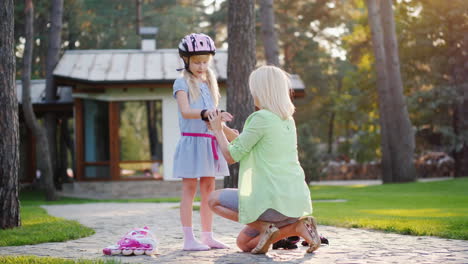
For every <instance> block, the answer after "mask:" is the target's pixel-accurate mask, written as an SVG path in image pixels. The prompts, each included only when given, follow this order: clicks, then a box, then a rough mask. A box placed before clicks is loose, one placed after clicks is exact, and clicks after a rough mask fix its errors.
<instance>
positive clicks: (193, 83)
mask: <svg viewBox="0 0 468 264" xmlns="http://www.w3.org/2000/svg"><path fill="white" fill-rule="evenodd" d="M212 57H213V56H212V55H209V54H208V55H194V56H190V63H192V62H196V61H198V60H206V59H207V58H208V60H211V58H212ZM183 59H184V60H188V58H187V57H183ZM182 74H183V76H184V78H185V79H186V80H187V84H188V87H189V95H190V100H194V101H195V100H197V99H198V97H199V96H200V86H199V84H198V82H199V80H197V78H196V77H195V76H194V75H193V74H191V73H190V72H188V71H187V70H183V72H182ZM206 81H207V82H208V88H209V89H210V92H211V98H212V99H213V103H214V105H215V106H216V107H218V104H219V98H221V94H220V93H219V87H218V81H217V79H216V75H215V74H214V72H213V71H212V70H211V69H210V68H208V69H207V72H206Z"/></svg>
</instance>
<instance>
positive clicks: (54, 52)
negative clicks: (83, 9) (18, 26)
mask: <svg viewBox="0 0 468 264" xmlns="http://www.w3.org/2000/svg"><path fill="white" fill-rule="evenodd" d="M62 16H63V0H53V1H52V3H51V14H50V18H51V19H50V31H49V43H48V48H47V57H46V96H45V97H46V102H48V103H53V102H55V101H56V97H57V87H56V86H55V83H54V78H53V71H54V68H55V66H56V65H57V63H58V60H59V55H60V54H59V53H60V44H61V31H62ZM45 127H46V130H47V138H48V141H49V151H50V160H51V162H52V175H46V174H44V177H52V178H56V177H59V176H58V173H57V172H58V171H57V167H58V166H57V116H56V115H55V113H52V112H48V113H46V114H45ZM47 182H48V181H47ZM52 182H53V181H52ZM52 187H54V186H47V185H46V191H47V192H49V191H52V190H51V188H52ZM54 188H55V187H54Z"/></svg>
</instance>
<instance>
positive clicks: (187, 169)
mask: <svg viewBox="0 0 468 264" xmlns="http://www.w3.org/2000/svg"><path fill="white" fill-rule="evenodd" d="M178 91H185V92H186V93H187V95H188V97H189V103H190V108H192V109H200V110H202V109H214V108H215V105H214V102H213V99H212V97H211V93H210V90H209V88H208V85H207V84H205V83H201V84H200V96H199V97H198V98H197V100H191V98H190V93H189V88H188V85H187V82H186V80H185V79H184V78H183V77H180V78H178V79H176V80H175V82H174V86H173V96H174V98H176V93H177V92H178ZM178 112H179V113H178V114H179V129H180V133H181V137H180V140H179V143H178V144H177V148H176V151H175V154H174V169H173V173H174V177H175V178H200V177H213V176H215V177H218V176H229V168H228V165H227V162H226V160H225V159H224V157H223V154H222V153H221V149H220V148H219V145H218V143H217V142H215V149H216V154H217V156H218V160H215V155H214V153H213V147H212V139H211V138H209V137H195V136H182V133H198V134H209V135H212V136H213V137H214V135H213V133H212V132H211V131H209V130H208V127H207V126H206V124H205V121H203V120H201V119H185V118H183V117H182V114H181V112H180V109H179V111H178Z"/></svg>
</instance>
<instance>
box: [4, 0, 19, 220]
mask: <svg viewBox="0 0 468 264" xmlns="http://www.w3.org/2000/svg"><path fill="white" fill-rule="evenodd" d="M0 17H1V18H2V19H1V20H0V47H1V48H0V90H1V92H0V131H1V135H2V136H1V137H0V210H1V213H0V228H1V229H6V228H13V227H16V226H20V224H21V220H20V211H19V207H20V205H19V199H18V171H19V144H20V142H19V123H18V99H17V98H16V86H15V53H14V50H15V49H14V43H15V41H14V33H13V31H14V27H13V23H14V22H13V21H14V18H13V17H14V7H13V0H4V1H1V2H0Z"/></svg>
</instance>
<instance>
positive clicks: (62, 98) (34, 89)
mask: <svg viewBox="0 0 468 264" xmlns="http://www.w3.org/2000/svg"><path fill="white" fill-rule="evenodd" d="M45 87H46V81H45V80H44V79H40V80H31V103H32V104H47V103H46V102H45ZM22 96H23V85H22V83H21V81H20V80H17V81H16V97H17V98H18V103H20V104H21V103H22ZM57 97H58V98H57V101H55V102H54V104H70V103H73V98H72V88H71V87H69V86H59V87H58V89H57Z"/></svg>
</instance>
